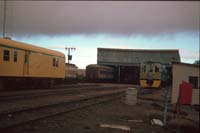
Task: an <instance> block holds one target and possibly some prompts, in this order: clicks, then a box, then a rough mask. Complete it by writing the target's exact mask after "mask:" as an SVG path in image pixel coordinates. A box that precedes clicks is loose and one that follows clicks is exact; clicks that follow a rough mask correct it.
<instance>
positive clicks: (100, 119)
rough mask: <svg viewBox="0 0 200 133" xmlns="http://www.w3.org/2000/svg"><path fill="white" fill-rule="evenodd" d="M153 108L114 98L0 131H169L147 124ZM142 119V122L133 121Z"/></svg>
mask: <svg viewBox="0 0 200 133" xmlns="http://www.w3.org/2000/svg"><path fill="white" fill-rule="evenodd" d="M153 111H154V108H153V106H151V105H149V106H147V105H146V104H144V105H143V104H142V103H140V104H137V105H133V106H130V105H126V104H124V102H123V101H122V100H120V99H119V100H115V101H111V102H107V103H101V104H98V105H95V106H91V107H87V108H84V109H80V110H77V111H73V112H68V113H65V114H61V115H57V116H54V117H51V118H48V119H44V120H40V121H36V122H32V123H30V124H26V125H24V126H23V127H22V126H21V127H15V128H12V129H8V130H6V131H2V132H7V133H8V132H9V133H10V132H12V133H15V132H17V133H23V132H24V133H27V132H30V133H33V132H37V133H57V132H59V133H62V132H63V133H66V132H70V133H71V132H73V133H82V132H90V133H94V132H97V133H122V132H134V133H147V132H148V133H161V132H162V133H168V132H169V131H168V130H166V129H164V128H162V127H160V126H155V125H151V124H150V117H152V115H155V114H153ZM133 120H142V121H143V122H139V123H137V122H134V121H133ZM100 124H117V125H123V126H128V127H130V129H131V130H130V131H125V130H121V129H113V128H101V127H100V126H99V125H100Z"/></svg>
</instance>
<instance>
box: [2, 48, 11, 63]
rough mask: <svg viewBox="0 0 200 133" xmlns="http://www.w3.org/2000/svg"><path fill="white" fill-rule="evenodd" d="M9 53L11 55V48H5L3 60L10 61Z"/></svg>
mask: <svg viewBox="0 0 200 133" xmlns="http://www.w3.org/2000/svg"><path fill="white" fill-rule="evenodd" d="M9 55H10V51H9V50H4V53H3V60H4V61H9Z"/></svg>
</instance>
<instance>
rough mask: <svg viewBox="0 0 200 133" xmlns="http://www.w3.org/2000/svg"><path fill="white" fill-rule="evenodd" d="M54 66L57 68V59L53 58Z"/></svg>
mask: <svg viewBox="0 0 200 133" xmlns="http://www.w3.org/2000/svg"><path fill="white" fill-rule="evenodd" d="M53 66H56V59H55V58H53Z"/></svg>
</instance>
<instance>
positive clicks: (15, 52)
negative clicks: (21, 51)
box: [14, 51, 17, 62]
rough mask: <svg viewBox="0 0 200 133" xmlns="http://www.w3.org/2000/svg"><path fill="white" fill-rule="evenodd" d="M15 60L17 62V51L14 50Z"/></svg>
mask: <svg viewBox="0 0 200 133" xmlns="http://www.w3.org/2000/svg"><path fill="white" fill-rule="evenodd" d="M14 62H17V51H14Z"/></svg>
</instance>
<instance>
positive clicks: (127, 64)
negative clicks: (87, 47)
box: [97, 48, 180, 84]
mask: <svg viewBox="0 0 200 133" xmlns="http://www.w3.org/2000/svg"><path fill="white" fill-rule="evenodd" d="M147 61H153V62H160V63H162V64H164V65H166V67H167V69H168V70H169V72H170V75H172V74H171V72H172V69H171V68H172V62H180V55H179V50H178V49H113V48H98V49H97V64H98V65H105V66H111V67H113V68H114V69H115V81H116V82H121V83H133V84H139V79H140V64H141V63H144V62H147Z"/></svg>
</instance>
